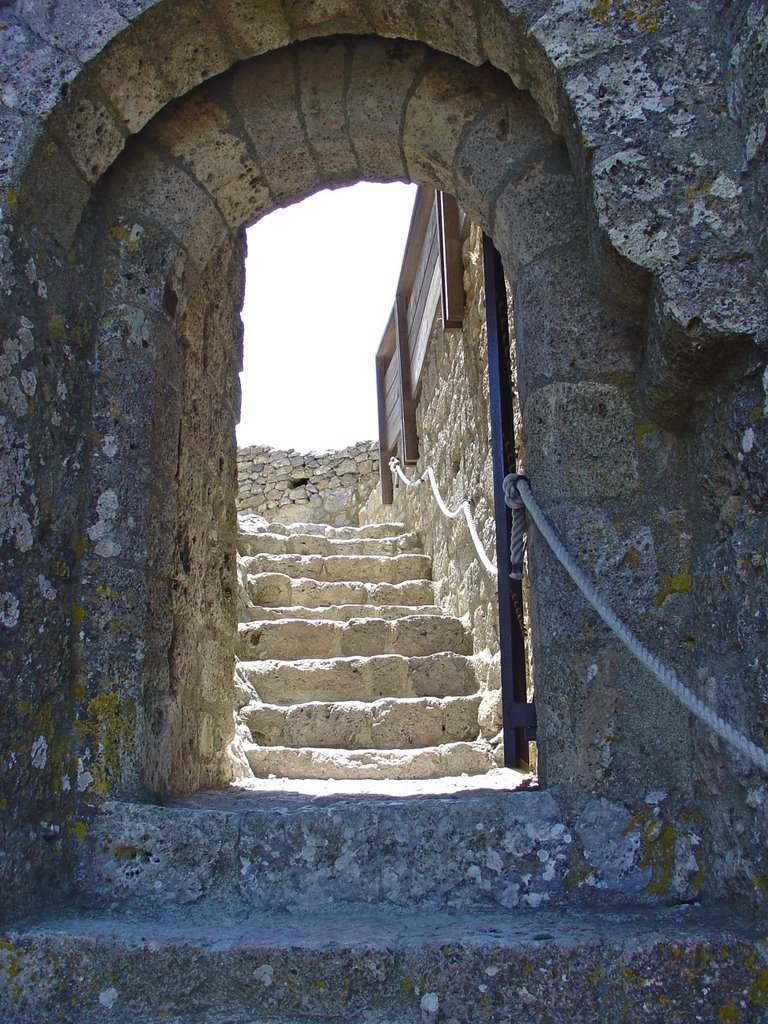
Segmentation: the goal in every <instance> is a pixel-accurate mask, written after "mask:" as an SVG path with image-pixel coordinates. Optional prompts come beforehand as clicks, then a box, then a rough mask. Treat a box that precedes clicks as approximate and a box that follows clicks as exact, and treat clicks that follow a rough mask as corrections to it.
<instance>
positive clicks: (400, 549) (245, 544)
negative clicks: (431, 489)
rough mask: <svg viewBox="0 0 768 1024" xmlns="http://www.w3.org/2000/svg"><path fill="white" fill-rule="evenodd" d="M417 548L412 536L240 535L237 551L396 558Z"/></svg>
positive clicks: (267, 533)
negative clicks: (394, 556)
mask: <svg viewBox="0 0 768 1024" xmlns="http://www.w3.org/2000/svg"><path fill="white" fill-rule="evenodd" d="M418 547H419V541H418V537H417V536H416V534H415V533H401V534H398V535H397V536H395V537H352V538H348V539H345V538H338V537H321V536H316V535H315V534H306V533H291V534H284V533H271V532H266V531H265V532H264V533H246V534H244V533H241V534H240V535H239V536H238V539H237V550H238V551H239V552H240V554H241V555H243V556H249V555H257V554H269V555H292V554H298V555H399V554H403V553H404V552H413V551H416V550H417V549H418Z"/></svg>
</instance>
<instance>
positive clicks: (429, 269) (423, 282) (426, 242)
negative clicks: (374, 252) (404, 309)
mask: <svg viewBox="0 0 768 1024" xmlns="http://www.w3.org/2000/svg"><path fill="white" fill-rule="evenodd" d="M439 252H440V247H439V243H438V238H437V217H436V216H435V214H434V212H433V215H432V217H431V218H430V220H429V224H428V225H427V230H426V233H425V235H424V239H423V248H422V250H421V254H420V257H419V261H418V264H417V267H416V275H415V277H414V279H413V286H412V288H411V290H410V292H409V293H408V331H409V333H410V332H413V331H416V330H417V329H418V325H419V323H420V322H421V320H422V318H423V317H424V316H425V310H426V305H427V296H428V295H429V286H430V283H431V281H432V274H433V271H434V268H435V266H436V265H437V263H438V262H439Z"/></svg>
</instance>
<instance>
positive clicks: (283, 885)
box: [0, 771, 706, 1020]
mask: <svg viewBox="0 0 768 1024" xmlns="http://www.w3.org/2000/svg"><path fill="white" fill-rule="evenodd" d="M510 774H512V773H507V772H505V771H500V772H493V773H491V775H490V776H487V775H484V776H476V777H475V778H474V779H469V780H464V783H465V784H466V785H473V786H474V787H475V788H474V789H466V790H464V791H462V792H458V793H457V792H450V791H448V790H447V788H446V787H447V784H446V782H445V781H444V780H443V781H441V782H437V783H427V782H422V783H415V782H408V783H393V782H390V783H389V784H388V785H389V786H390V787H397V791H398V792H403V793H409V794H411V795H405V796H397V795H372V794H366V793H365V792H363V791H361V790H359V789H357V790H356V793H355V795H343V796H342V795H338V794H337V795H334V794H333V793H329V792H328V790H327V789H326V790H322V789H320V790H316V793H317V794H318V795H307V794H306V793H302V792H292V793H286V792H280V791H279V790H278V789H274V790H272V791H270V790H269V789H259V790H256V791H250V790H249V789H247V788H245V787H243V788H241V787H236V786H232V787H230V788H229V789H226V790H223V791H217V792H215V793H213V792H212V793H196V794H192V795H190V796H187V797H185V798H183V799H180V800H179V801H177V802H176V803H174V804H171V805H170V806H158V805H155V804H141V803H129V802H121V801H110V802H106V803H105V804H103V805H102V806H101V808H100V809H99V810H98V811H97V812H93V811H91V812H84V813H83V815H82V826H81V831H78V833H77V836H76V837H75V840H76V841H75V840H73V842H74V846H73V857H74V879H75V887H76V897H77V899H78V900H79V901H80V902H81V903H82V904H83V905H87V906H93V907H100V906H104V907H110V908H115V909H116V910H121V909H122V910H131V911H137V912H142V911H146V913H148V914H155V915H157V916H158V917H160V916H162V915H163V914H164V913H165V912H167V911H168V910H169V909H170V910H173V909H174V908H180V909H181V910H188V911H189V912H190V913H197V914H204V913H210V914H211V915H212V916H213V917H215V918H221V917H222V915H227V914H230V915H234V914H242V913H245V912H250V911H259V912H261V911H268V910H273V911H281V912H285V913H291V914H298V915H301V914H308V913H312V912H316V911H319V910H328V909H330V908H335V909H336V910H339V911H343V910H345V909H346V908H349V909H354V908H355V907H357V908H362V907H368V908H370V909H378V910H381V911H383V912H387V913H389V912H397V911H402V910H418V911H424V912H431V911H435V910H440V909H457V908H462V909H474V910H475V911H478V912H481V911H492V910H494V909H496V910H498V909H500V908H506V909H508V910H513V909H515V908H521V909H522V908H527V907H532V908H537V907H544V906H545V905H551V906H563V907H565V906H567V907H570V908H573V907H578V906H585V905H588V906H619V905H627V904H630V903H632V904H640V903H651V904H653V905H658V906H661V905H662V904H665V903H670V902H680V901H691V902H692V901H694V900H696V899H701V898H702V891H701V876H702V866H701V865H700V864H699V863H698V862H697V858H696V857H694V856H693V855H692V853H691V850H692V849H693V850H697V848H696V847H692V846H691V843H690V842H688V841H687V840H686V833H685V831H684V825H683V824H682V823H676V827H673V826H672V825H671V824H669V823H667V824H664V821H663V818H661V817H659V816H658V815H660V814H661V813H662V811H661V809H660V808H655V807H654V806H652V805H651V804H647V805H646V806H645V807H644V808H643V809H642V811H641V812H639V813H634V812H632V811H630V810H629V809H628V808H626V807H625V806H624V805H623V804H621V803H614V802H610V801H608V800H606V799H604V798H600V797H591V798H589V799H588V800H587V802H586V804H585V806H584V807H583V809H581V810H580V811H578V813H574V814H573V817H571V816H570V815H571V812H572V810H573V809H572V808H571V807H570V805H568V804H567V803H563V804H561V803H560V802H559V800H560V794H559V793H558V791H548V790H539V789H532V790H525V789H507V790H504V789H495V790H494V789H493V788H491V787H492V784H493V782H492V780H494V779H495V778H496V777H497V776H499V777H501V778H502V779H504V780H506V779H507V778H508V776H509V775H510ZM362 784H363V783H362V782H358V783H355V785H356V786H360V785H362ZM514 784H515V783H514V782H510V785H514ZM255 785H263V786H267V785H268V783H267V782H264V783H263V784H259V783H256V784H255ZM275 785H277V784H275ZM317 785H318V786H319V785H320V784H317ZM349 785H351V783H349ZM370 785H371V786H376V785H378V784H377V783H375V782H371V783H370ZM416 786H421V787H423V788H425V789H426V788H427V787H429V789H430V790H431V791H430V792H428V793H425V792H418V791H414V787H416ZM670 829H671V830H672V831H673V834H674V835H675V843H674V844H673V847H672V848H670V846H669V843H668V833H669V831H670ZM705 867H706V865H705ZM0 978H2V974H1V973H0ZM0 987H1V986H0ZM2 1019H3V1018H2V1016H0V1020H2Z"/></svg>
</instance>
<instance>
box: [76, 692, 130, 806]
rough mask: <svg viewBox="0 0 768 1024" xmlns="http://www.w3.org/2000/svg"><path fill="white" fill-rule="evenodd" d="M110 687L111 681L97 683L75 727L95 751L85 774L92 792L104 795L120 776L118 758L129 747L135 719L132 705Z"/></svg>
mask: <svg viewBox="0 0 768 1024" xmlns="http://www.w3.org/2000/svg"><path fill="white" fill-rule="evenodd" d="M113 686H116V684H115V683H114V681H112V680H109V679H103V680H101V681H100V683H99V687H100V690H101V692H100V693H99V694H97V696H95V697H92V698H91V700H89V701H88V704H87V706H86V710H85V713H84V716H83V718H82V719H81V720H80V721H79V722H78V723H77V730H78V732H79V734H80V736H81V738H82V739H83V740H85V741H86V742H88V743H89V745H90V746H91V749H92V750H95V751H98V753H97V755H96V756H95V757H94V759H93V760H92V761H91V762H90V763H89V765H88V770H89V771H90V773H91V775H92V776H93V784H94V788H95V790H96V792H97V793H102V794H104V795H106V794H107V793H109V791H110V789H111V786H112V782H113V781H114V780H115V779H117V778H118V776H119V774H120V758H121V755H122V753H123V751H125V750H126V749H127V748H128V746H129V744H130V741H131V738H132V736H133V731H134V727H135V717H136V711H135V707H134V705H133V702H132V701H130V700H128V699H127V698H126V697H121V696H120V695H119V693H118V692H117V690H116V689H112V687H113Z"/></svg>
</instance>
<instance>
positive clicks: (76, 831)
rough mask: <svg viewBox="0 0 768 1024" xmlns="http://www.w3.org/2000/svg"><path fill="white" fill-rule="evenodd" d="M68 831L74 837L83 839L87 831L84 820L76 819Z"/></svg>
mask: <svg viewBox="0 0 768 1024" xmlns="http://www.w3.org/2000/svg"><path fill="white" fill-rule="evenodd" d="M70 831H71V832H72V835H73V836H75V838H76V839H80V840H82V839H85V835H86V833H87V831H88V826H87V825H86V824H85V822H84V821H76V822H75V824H74V825H73V826H72V828H71V829H70Z"/></svg>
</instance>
